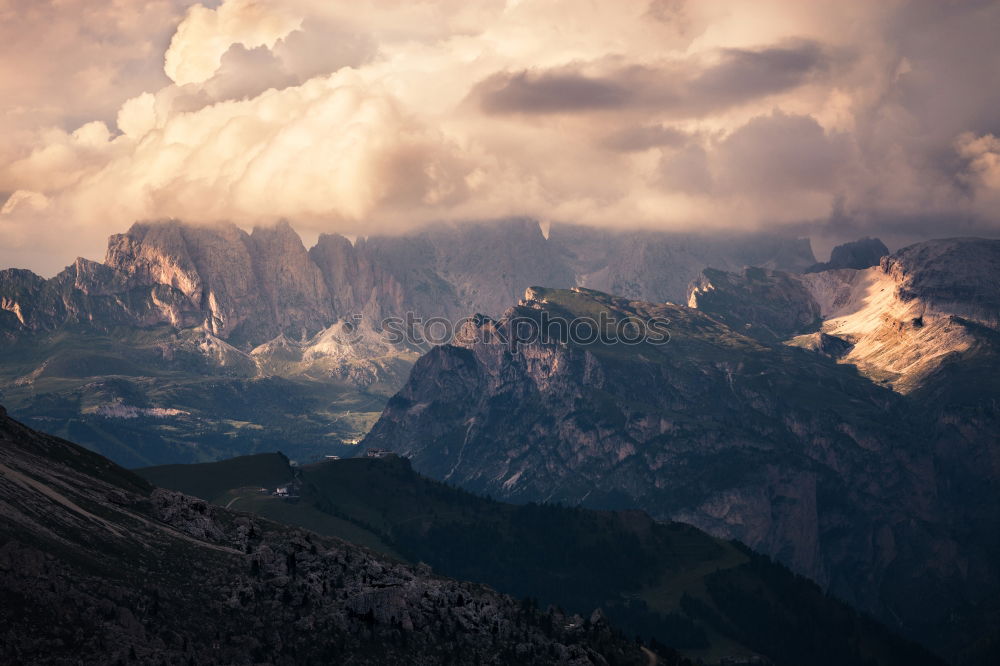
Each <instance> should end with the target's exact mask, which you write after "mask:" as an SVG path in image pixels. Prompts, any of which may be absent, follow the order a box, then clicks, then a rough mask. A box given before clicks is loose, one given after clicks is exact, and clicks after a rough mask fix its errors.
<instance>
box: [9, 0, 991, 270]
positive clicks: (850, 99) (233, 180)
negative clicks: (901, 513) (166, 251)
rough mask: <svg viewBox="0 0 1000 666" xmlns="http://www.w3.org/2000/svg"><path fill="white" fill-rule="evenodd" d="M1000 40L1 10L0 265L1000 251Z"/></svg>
mask: <svg viewBox="0 0 1000 666" xmlns="http://www.w3.org/2000/svg"><path fill="white" fill-rule="evenodd" d="M998 29H1000V2H995V1H994V2H983V1H975V0H969V1H961V0H913V1H903V0H880V1H879V2H871V1H870V0H837V1H836V2H832V1H830V2H828V1H825V0H811V1H809V2H803V1H801V0H756V1H755V2H743V1H735V0H733V1H726V2H723V1H719V0H687V1H685V0H634V1H633V0H615V1H611V0H603V1H593V0H479V1H472V0H423V1H419V2H415V1H413V0H351V1H350V2H347V1H340V0H267V1H266V2H265V1H263V0H222V1H221V2H209V3H192V2H187V1H184V2H182V1H176V0H148V1H145V2H142V3H137V2H134V0H0V268H4V267H8V266H16V267H23V268H31V269H33V270H35V271H37V272H40V273H41V274H43V275H52V274H54V273H55V272H56V271H58V270H60V269H61V268H62V267H63V266H65V265H67V264H68V263H70V262H71V261H72V260H73V259H74V258H75V257H76V256H86V257H89V258H94V259H101V258H102V257H103V254H104V248H105V244H106V239H107V236H108V235H110V234H112V233H119V232H122V231H124V230H126V229H127V228H128V227H129V225H131V223H132V222H134V221H136V220H149V219H159V218H179V219H183V220H186V221H190V222H194V223H213V222H218V221H232V222H235V223H237V224H239V225H241V226H245V227H250V226H253V225H255V224H270V223H273V222H274V221H276V220H278V219H279V218H286V219H288V220H290V221H291V222H292V224H293V226H294V227H296V228H297V229H298V230H300V232H302V233H303V235H304V236H306V237H310V236H315V235H316V234H318V233H322V232H339V233H343V234H346V235H351V236H356V235H367V234H373V233H393V232H397V231H403V230H407V229H412V228H414V227H417V226H419V225H421V224H426V223H427V222H430V221H442V220H455V221H462V220H483V219H492V218H502V217H506V216H511V215H528V216H533V217H536V218H537V219H539V220H540V221H542V222H577V223H584V224H593V225H601V226H606V227H621V228H632V227H642V228H658V229H670V230H685V231H689V230H698V231H706V232H712V233H720V234H724V233H732V232H734V231H748V230H776V231H780V232H787V233H789V234H796V235H809V236H812V237H813V239H814V246H816V245H817V244H818V246H819V248H820V249H822V248H823V246H824V243H827V242H828V241H830V239H835V240H843V239H847V238H855V237H859V236H863V235H869V234H871V235H879V236H881V237H883V239H884V240H886V242H887V243H888V244H889V245H890V247H893V246H894V245H895V246H898V245H900V244H903V243H907V242H912V241H914V240H919V239H922V238H928V237H943V236H955V235H998V234H1000V206H998V204H1000V40H997V39H996V33H997V31H998ZM824 239H825V240H824ZM830 242H832V241H830ZM817 254H821V252H819V251H818V252H817ZM820 258H824V257H822V256H821V257H820Z"/></svg>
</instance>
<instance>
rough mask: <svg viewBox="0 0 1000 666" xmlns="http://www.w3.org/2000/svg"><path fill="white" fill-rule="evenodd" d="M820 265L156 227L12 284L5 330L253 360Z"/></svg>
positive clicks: (673, 241)
mask: <svg viewBox="0 0 1000 666" xmlns="http://www.w3.org/2000/svg"><path fill="white" fill-rule="evenodd" d="M811 261H812V252H811V251H810V250H809V243H808V241H807V240H804V241H790V240H787V239H783V238H778V237H770V236H758V237H748V238H745V239H738V240H730V241H718V240H710V239H706V238H702V237H697V236H691V235H679V234H662V233H652V232H644V233H640V232H634V233H633V232H620V233H610V234H609V233H606V232H599V231H596V230H589V229H583V228H578V227H572V226H565V225H562V226H557V227H556V228H554V230H553V235H552V236H551V237H550V238H549V239H546V238H545V237H544V236H543V235H542V232H541V229H540V228H539V225H538V223H537V222H536V221H534V220H527V219H512V220H505V221H499V222H495V223H488V224H486V223H478V224H474V223H468V224H448V225H437V226H431V227H428V228H427V229H424V230H422V231H418V232H414V233H412V234H409V235H406V236H396V237H371V238H362V239H359V240H358V241H357V242H356V243H351V242H350V241H348V240H347V239H346V238H344V237H342V236H338V235H328V234H324V235H323V236H321V237H320V238H319V241H318V242H317V244H316V245H315V246H314V247H312V248H311V249H309V250H308V251H307V250H306V248H305V247H304V246H303V245H302V241H301V239H300V238H299V237H298V235H297V234H296V233H295V232H294V231H293V230H292V228H291V227H290V226H289V225H288V223H287V222H281V223H279V224H277V225H276V226H274V227H261V228H256V229H254V230H253V232H252V233H250V234H248V233H246V232H245V231H243V230H241V229H239V228H238V227H236V226H234V225H231V224H220V225H214V226H193V225H185V224H183V223H180V222H176V221H165V222H152V223H140V224H135V225H133V227H132V228H131V229H130V230H129V231H128V232H127V233H124V234H117V235H115V236H112V237H111V238H110V240H109V243H108V252H107V257H106V259H105V262H104V264H103V265H101V264H96V263H94V262H89V261H87V260H83V259H81V260H79V261H77V263H76V264H75V265H74V266H72V267H70V268H68V269H67V270H66V271H65V272H64V273H62V274H60V275H59V276H58V277H56V278H54V279H53V280H49V281H45V280H41V279H40V278H38V277H37V276H34V275H32V274H30V273H28V272H25V271H14V270H8V271H4V272H3V273H2V274H0V327H2V331H3V332H4V334H5V335H6V336H8V337H10V336H13V335H16V334H17V333H19V332H20V333H23V332H25V331H40V330H49V331H51V330H55V329H57V328H59V327H60V326H64V325H66V324H67V323H69V324H81V323H82V324H87V325H91V326H96V327H102V326H103V327H107V326H110V325H135V326H150V325H155V324H157V323H168V324H170V325H172V326H175V327H178V328H183V327H189V326H197V325H203V326H204V327H205V328H206V330H208V331H209V332H211V333H212V334H213V335H215V336H217V337H219V338H221V339H224V340H227V341H228V342H230V343H231V344H234V345H236V346H239V347H242V348H246V349H249V348H252V347H254V346H256V345H259V344H262V343H265V342H267V341H268V340H271V339H273V338H276V337H277V336H278V335H284V336H286V337H289V338H292V339H296V340H301V339H305V338H308V337H310V336H312V335H315V334H316V333H318V332H319V331H321V330H323V329H325V328H327V327H329V326H330V325H332V324H334V323H335V322H337V321H338V320H343V319H349V318H351V317H352V316H354V315H358V314H360V315H362V316H363V317H364V318H365V319H367V320H368V321H369V322H370V324H371V325H372V326H373V328H378V326H377V324H378V322H380V321H381V320H382V319H384V318H385V317H388V316H403V315H405V314H406V313H407V312H412V313H414V314H415V315H416V316H418V317H421V318H423V319H428V318H431V317H447V318H449V319H459V318H461V317H464V316H466V315H468V314H470V313H473V312H483V313H486V314H498V313H500V312H502V311H503V310H504V309H505V308H506V307H507V306H508V305H509V304H510V303H511V302H513V301H515V300H516V299H517V297H518V296H519V295H520V294H521V293H522V292H523V291H524V289H525V288H526V287H528V286H529V285H531V284H549V285H554V286H562V287H569V286H573V285H574V284H578V283H579V284H583V283H586V284H590V283H594V284H596V285H597V286H611V287H614V289H612V290H613V291H617V292H621V293H625V294H630V295H633V296H642V297H645V298H648V299H651V300H675V301H679V300H680V299H682V298H683V286H684V285H686V284H687V282H688V281H689V280H691V279H692V278H693V277H694V276H695V275H696V274H697V271H699V270H701V268H703V267H704V266H705V265H709V264H711V265H717V266H721V267H724V268H725V267H730V266H734V265H735V266H742V265H744V264H748V263H754V264H760V265H775V266H778V267H782V268H789V269H797V268H798V267H800V265H804V264H808V263H809V262H811ZM101 299H103V300H101Z"/></svg>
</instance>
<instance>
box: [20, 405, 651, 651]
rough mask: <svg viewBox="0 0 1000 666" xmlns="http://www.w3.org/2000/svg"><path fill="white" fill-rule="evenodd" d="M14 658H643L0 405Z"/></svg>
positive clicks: (622, 643)
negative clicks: (190, 492)
mask: <svg viewBox="0 0 1000 666" xmlns="http://www.w3.org/2000/svg"><path fill="white" fill-rule="evenodd" d="M0 599H2V600H3V603H2V604H0V621H2V623H3V624H2V626H3V640H2V641H0V661H3V663H31V664H62V663H70V662H72V663H78V664H108V663H119V662H121V663H128V662H133V663H188V664H218V663H226V664H232V663H272V664H296V663H318V662H323V663H328V662H330V661H332V660H335V661H337V662H338V663H351V664H436V663H441V662H442V661H443V660H446V659H447V660H451V661H454V662H455V663H469V664H514V663H517V664H549V663H553V662H557V663H565V664H581V665H582V664H609V663H616V664H635V665H636V666H638V665H640V664H646V663H648V660H649V657H648V655H649V654H652V653H650V652H648V651H647V652H644V651H643V650H642V649H640V647H639V646H637V645H636V644H635V643H633V642H632V641H630V640H626V639H624V638H622V637H621V636H620V635H618V634H616V633H614V632H613V630H612V629H611V627H609V626H608V625H607V623H605V622H594V623H587V624H584V623H576V622H574V621H573V618H566V617H564V616H563V615H562V614H555V613H553V614H548V615H547V614H544V613H542V612H540V611H538V610H536V609H533V608H530V607H527V606H525V605H524V604H522V603H519V602H517V601H515V600H514V599H512V598H510V597H507V596H504V595H500V594H498V593H496V592H494V591H492V590H490V589H489V588H486V587H483V586H480V585H475V584H471V583H461V582H457V581H453V580H449V579H446V578H441V577H437V576H433V575H432V574H430V572H429V571H427V570H426V567H424V568H419V567H417V568H415V567H411V566H407V565H403V564H400V563H398V562H394V561H389V560H386V559H383V558H380V557H378V556H375V555H373V554H372V553H371V552H370V551H368V550H365V549H361V548H358V547H355V546H351V545H349V544H347V543H345V542H343V541H339V540H337V539H331V538H324V537H319V536H317V535H315V534H312V533H309V532H305V531H303V530H298V529H292V528H287V527H283V526H279V525H277V524H274V523H269V522H267V521H262V520H258V519H256V518H253V517H251V516H248V515H245V514H237V513H233V512H230V511H227V510H225V509H221V508H218V507H213V506H210V505H208V504H206V503H205V502H204V501H202V500H196V499H194V498H191V497H188V496H185V495H182V494H180V493H175V492H170V491H163V490H154V489H152V488H151V487H150V486H149V485H148V484H146V482H144V481H143V480H142V479H140V478H139V477H136V476H134V475H132V474H131V473H129V472H127V471H126V470H124V469H121V468H119V467H117V466H115V465H114V464H112V463H110V462H109V461H107V460H106V459H103V458H101V457H100V456H97V455H96V454H93V453H91V452H89V451H86V450H84V449H81V448H79V447H76V446H74V445H72V444H69V443H68V442H65V441H62V440H58V439H55V438H51V437H47V436H44V435H40V434H38V433H34V432H32V431H30V430H28V429H27V428H24V427H23V426H21V425H20V424H18V423H16V422H14V421H11V420H10V419H7V418H6V417H5V416H2V415H0Z"/></svg>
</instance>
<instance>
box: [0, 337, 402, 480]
mask: <svg viewBox="0 0 1000 666" xmlns="http://www.w3.org/2000/svg"><path fill="white" fill-rule="evenodd" d="M396 361H397V365H400V367H399V368H396V369H395V372H396V374H397V375H399V374H400V373H402V374H403V375H405V370H406V369H408V364H409V363H410V362H411V361H410V360H407V359H396ZM394 376H395V375H394ZM395 388H396V384H395V383H392V382H390V384H388V385H383V384H380V383H378V382H376V383H373V384H372V385H370V386H368V387H366V388H365V389H359V388H357V387H356V386H354V385H352V384H350V383H349V382H346V381H342V380H338V379H336V378H332V377H325V376H310V375H307V374H296V375H289V376H287V377H283V376H277V375H274V374H272V373H267V372H263V371H260V370H259V369H258V368H257V366H256V365H255V362H254V360H253V359H252V358H251V357H250V356H249V355H247V354H244V353H242V352H240V351H238V350H236V349H234V348H232V347H229V346H228V345H225V344H224V343H220V342H219V341H217V340H211V339H207V338H202V337H199V334H198V333H196V332H193V331H191V330H184V331H176V330H175V329H173V328H171V327H169V326H165V325H163V326H156V327H152V328H149V329H136V328H121V329H114V330H111V331H108V332H107V333H99V332H95V331H93V330H76V329H64V330H59V331H57V332H54V333H51V334H44V335H39V336H36V337H31V338H25V339H23V340H19V341H15V342H12V343H10V344H5V345H3V347H2V348H0V400H2V401H3V403H4V404H5V405H6V406H7V408H8V410H9V411H10V412H11V414H12V415H14V416H16V417H17V418H18V419H20V420H22V421H24V422H25V423H27V424H29V425H31V426H33V427H37V428H40V429H43V430H45V431H46V432H49V433H52V434H54V435H58V436H60V437H65V438H66V439H69V440H72V441H75V442H78V443H80V444H82V445H84V446H86V447H88V448H90V449H92V450H94V451H97V452H98V453H101V454H102V455H105V456H107V457H109V458H111V459H112V460H114V461H116V462H118V463H119V464H122V465H125V466H126V467H136V466H141V465H156V464H163V463H176V462H207V461H211V460H218V459H223V458H228V457H232V456H235V455H242V454H249V453H256V452H261V451H274V450H276V449H279V448H280V449H282V450H284V451H285V452H286V453H288V454H289V455H290V456H291V457H292V458H293V459H299V460H316V459H320V458H322V457H323V456H324V455H330V454H333V455H350V452H351V451H352V450H353V447H352V446H350V445H349V444H346V443H345V442H350V441H354V440H356V439H357V438H359V437H360V436H362V435H363V434H364V433H365V432H367V430H368V429H369V428H370V427H371V425H372V423H374V421H375V420H376V419H377V418H378V415H379V413H380V412H381V410H382V408H383V406H384V405H385V401H386V399H387V397H388V395H390V394H391V393H392V392H393V391H394V390H395Z"/></svg>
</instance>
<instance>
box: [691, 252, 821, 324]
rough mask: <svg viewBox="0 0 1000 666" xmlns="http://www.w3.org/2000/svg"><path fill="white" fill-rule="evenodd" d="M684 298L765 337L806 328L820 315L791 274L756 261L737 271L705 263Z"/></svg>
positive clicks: (693, 304)
mask: <svg viewBox="0 0 1000 666" xmlns="http://www.w3.org/2000/svg"><path fill="white" fill-rule="evenodd" d="M687 304H688V306H690V307H692V308H695V309H697V310H700V311H701V312H705V313H708V314H710V315H712V316H713V317H716V318H717V319H719V320H720V321H722V322H725V323H726V324H727V325H728V326H729V327H731V328H733V329H735V330H737V331H740V332H742V333H746V334H747V335H750V336H752V337H755V338H758V339H761V340H764V341H767V342H777V341H779V340H785V339H787V338H788V337H790V336H791V335H794V334H795V333H798V332H800V331H807V330H811V329H813V328H815V327H816V326H817V325H818V324H819V322H820V315H821V313H820V306H819V304H818V303H817V302H816V300H815V299H814V298H813V296H812V294H811V293H810V292H809V290H808V289H807V288H806V287H805V285H803V284H802V280H801V279H799V277H798V276H797V275H794V274H791V273H786V272H783V271H774V270H768V269H765V268H756V267H751V268H744V269H743V270H742V271H741V272H740V273H738V274H733V273H727V272H725V271H720V270H716V269H714V268H706V269H705V270H703V271H702V273H701V275H700V276H699V277H698V278H697V279H695V280H694V281H693V282H692V283H691V284H690V286H689V287H688V298H687Z"/></svg>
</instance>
